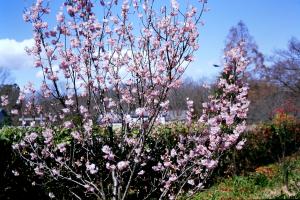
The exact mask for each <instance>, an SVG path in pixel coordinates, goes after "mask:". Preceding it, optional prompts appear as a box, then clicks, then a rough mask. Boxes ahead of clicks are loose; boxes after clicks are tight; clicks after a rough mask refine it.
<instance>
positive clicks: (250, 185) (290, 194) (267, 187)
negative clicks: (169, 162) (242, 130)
mask: <svg viewBox="0 0 300 200" xmlns="http://www.w3.org/2000/svg"><path fill="white" fill-rule="evenodd" d="M288 159H289V160H291V164H292V166H293V170H291V178H290V180H289V183H290V185H291V187H290V190H289V191H288V190H287V189H286V188H285V186H284V184H283V182H282V176H281V173H282V172H281V170H280V169H281V164H280V163H275V164H271V165H268V166H261V167H259V168H257V170H256V172H252V173H250V174H248V175H247V176H234V177H230V178H227V179H221V180H219V182H218V183H216V184H214V185H213V186H212V187H210V188H208V189H207V190H204V191H203V192H200V193H198V194H197V195H195V197H194V198H193V199H194V200H196V199H297V198H299V195H300V190H299V183H300V182H299V181H300V171H299V169H300V156H299V152H298V153H297V154H294V155H293V156H290V157H289V158H288ZM183 199H184V198H183Z"/></svg>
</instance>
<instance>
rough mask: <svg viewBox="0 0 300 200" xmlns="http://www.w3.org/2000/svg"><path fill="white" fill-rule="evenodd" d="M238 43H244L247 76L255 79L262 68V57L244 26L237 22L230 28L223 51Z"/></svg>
mask: <svg viewBox="0 0 300 200" xmlns="http://www.w3.org/2000/svg"><path fill="white" fill-rule="evenodd" d="M240 42H243V43H244V47H243V48H244V49H243V50H244V54H245V58H247V60H249V62H250V63H249V68H248V69H247V72H248V76H251V78H255V77H256V76H258V75H259V74H260V73H261V70H262V69H263V68H264V56H263V54H262V53H261V52H260V51H259V49H258V46H257V44H256V42H255V40H254V38H253V37H252V36H251V35H250V33H249V30H248V28H247V26H246V24H245V23H244V22H243V21H239V22H238V24H237V25H236V26H233V27H231V28H230V30H229V33H228V35H227V38H226V41H225V48H224V51H228V50H229V49H231V48H234V47H236V46H237V45H238V44H239V43H240Z"/></svg>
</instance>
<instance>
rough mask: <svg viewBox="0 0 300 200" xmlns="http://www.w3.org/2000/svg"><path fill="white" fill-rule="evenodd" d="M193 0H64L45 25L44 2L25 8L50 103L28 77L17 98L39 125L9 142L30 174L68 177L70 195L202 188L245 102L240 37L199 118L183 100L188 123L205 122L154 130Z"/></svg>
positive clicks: (178, 63)
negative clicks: (185, 1) (167, 134)
mask: <svg viewBox="0 0 300 200" xmlns="http://www.w3.org/2000/svg"><path fill="white" fill-rule="evenodd" d="M195 3H196V4H195V6H192V5H187V6H183V8H184V9H179V4H178V2H177V1H176V0H172V1H171V4H170V5H165V6H162V7H161V8H160V9H157V8H158V6H160V5H158V4H156V3H155V2H154V1H135V0H132V1H130V2H129V1H123V2H122V3H120V2H118V1H109V2H108V1H95V2H94V1H91V0H68V1H66V2H64V3H63V5H62V7H61V10H60V11H59V13H58V14H57V15H56V19H57V25H56V26H55V27H54V28H50V25H49V24H48V23H47V22H46V21H45V20H46V19H47V16H48V17H50V16H51V15H50V5H49V3H48V2H44V1H43V0H37V2H36V4H35V5H33V6H32V7H31V8H30V9H28V10H27V11H26V12H25V14H24V19H25V21H27V22H30V23H32V25H33V32H34V39H35V45H34V47H33V48H31V49H27V52H28V53H29V54H30V55H32V56H33V57H34V58H35V67H37V68H38V69H40V70H41V71H42V73H43V76H44V80H43V84H42V85H41V88H40V91H41V93H42V96H43V98H45V99H49V98H50V99H51V102H50V106H53V108H55V109H53V111H49V109H47V112H46V111H45V110H44V108H43V106H42V105H41V104H40V103H39V100H38V99H37V93H39V91H38V90H37V89H35V88H34V87H33V85H32V84H29V85H28V86H27V87H26V88H25V89H24V91H23V92H22V93H21V94H20V97H19V100H18V103H22V102H23V103H25V108H24V110H23V113H27V114H30V115H32V116H39V115H41V114H42V115H43V116H44V117H45V120H44V122H43V124H42V125H43V128H42V130H39V131H38V130H37V131H28V133H27V134H26V136H24V138H23V139H22V140H21V141H20V142H19V143H16V144H15V145H14V146H13V148H14V149H16V150H17V151H19V152H20V155H21V156H22V157H23V158H24V159H25V160H26V161H28V163H29V164H30V165H31V167H32V168H33V169H34V171H35V173H36V175H38V176H41V177H48V178H50V179H52V180H57V181H59V180H63V181H67V182H69V183H70V184H72V185H73V186H74V187H73V188H75V189H73V190H70V193H72V194H73V195H74V197H76V198H78V199H81V198H83V197H86V196H89V197H92V196H94V197H96V198H97V199H115V200H117V199H126V198H128V197H129V196H130V195H134V198H138V199H147V198H153V197H154V198H159V199H165V198H169V199H175V198H178V197H179V195H181V194H182V193H183V192H185V191H190V193H191V194H192V193H194V192H196V191H199V190H201V189H202V187H203V184H204V183H205V181H206V180H207V179H208V178H209V176H210V174H211V173H212V171H213V169H214V168H215V167H216V166H217V163H218V159H219V158H220V156H221V155H222V153H223V152H224V151H226V150H228V149H229V148H231V147H233V146H236V147H237V148H241V146H242V144H243V142H244V141H239V138H240V135H241V134H242V132H243V131H244V129H245V119H246V116H247V109H248V104H249V102H248V100H247V86H245V84H244V83H243V81H242V75H243V72H244V70H245V68H246V66H247V64H248V62H247V60H246V59H245V58H244V52H243V50H242V49H243V48H242V45H243V44H240V45H238V46H237V47H235V48H232V49H230V50H228V51H227V52H226V55H225V56H226V60H225V62H224V72H223V73H222V77H221V79H220V81H219V84H218V91H217V93H216V94H215V95H213V96H211V97H210V101H209V102H208V103H206V104H205V105H204V108H205V109H204V113H203V115H202V117H201V118H200V120H199V122H194V121H193V102H192V101H190V100H187V105H188V113H187V126H189V127H192V126H193V123H196V124H199V125H201V126H203V127H204V129H203V130H201V131H200V130H198V131H197V132H194V131H193V129H192V128H191V129H189V130H190V133H189V134H188V135H183V134H181V133H178V135H177V136H176V137H175V138H174V139H173V141H172V144H171V145H169V146H168V145H166V143H164V142H161V141H160V140H159V135H157V134H155V133H154V130H155V126H156V125H157V124H159V121H158V120H157V119H158V117H159V116H160V115H161V114H162V113H163V112H165V111H167V109H168V104H169V102H168V100H167V95H168V93H169V91H170V90H171V89H173V88H177V87H179V85H180V78H181V76H182V74H183V73H184V71H185V69H186V68H187V67H188V65H189V63H190V62H192V61H193V53H194V52H195V51H196V50H197V49H198V48H199V45H198V36H199V26H200V25H201V16H202V13H203V12H204V11H205V9H206V1H199V2H198V1H197V2H195ZM98 7H101V10H102V11H103V12H102V13H101V14H100V15H99V16H97V15H96V12H97V8H98ZM97 17H99V18H101V19H100V20H98V19H97ZM61 85H63V86H64V87H60V86H61ZM133 114H134V115H136V116H137V118H138V119H137V120H133V119H132V117H131V116H132V115H133ZM114 121H119V122H120V123H121V128H120V129H117V130H116V129H113V128H112V122H114ZM32 126H36V124H34V123H32ZM61 130H62V131H61ZM61 132H63V134H65V135H66V136H65V137H63V138H62V137H61ZM77 188H81V191H84V192H80V191H78V190H77ZM50 194H51V197H54V196H55V191H53V192H51V193H50Z"/></svg>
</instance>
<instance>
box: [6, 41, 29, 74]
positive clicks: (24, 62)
mask: <svg viewBox="0 0 300 200" xmlns="http://www.w3.org/2000/svg"><path fill="white" fill-rule="evenodd" d="M33 43H34V40H33V39H26V40H23V41H20V42H19V41H16V40H14V39H0V67H5V68H8V69H11V70H19V69H24V68H30V67H32V66H33V58H32V57H31V56H28V55H27V53H26V52H25V47H32V45H33Z"/></svg>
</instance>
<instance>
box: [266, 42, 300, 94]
mask: <svg viewBox="0 0 300 200" xmlns="http://www.w3.org/2000/svg"><path fill="white" fill-rule="evenodd" d="M270 61H271V65H270V66H269V67H268V68H267V69H266V73H265V76H266V77H267V79H268V80H270V81H272V82H275V83H277V84H279V85H281V86H283V87H285V88H286V89H287V90H289V91H291V92H292V93H293V94H294V95H296V96H300V41H299V40H298V39H296V38H292V39H291V40H290V41H289V42H288V49H287V50H277V51H276V53H275V55H273V56H272V57H271V59H270Z"/></svg>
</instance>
